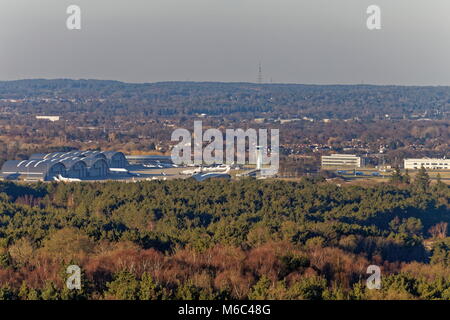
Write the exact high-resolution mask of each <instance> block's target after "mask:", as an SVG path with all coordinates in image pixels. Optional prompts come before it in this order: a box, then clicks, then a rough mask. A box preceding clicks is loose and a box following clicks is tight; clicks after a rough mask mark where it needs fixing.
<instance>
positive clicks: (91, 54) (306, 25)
mask: <svg viewBox="0 0 450 320" xmlns="http://www.w3.org/2000/svg"><path fill="white" fill-rule="evenodd" d="M71 4H76V5H79V6H80V7H81V10H82V30H80V31H69V30H67V28H66V19H67V17H68V15H67V14H66V8H67V7H68V6H69V5H71ZM371 4H377V5H379V6H380V7H381V9H382V30H380V31H369V30H368V29H367V27H366V19H367V14H366V9H367V7H368V6H369V5H371ZM259 61H261V63H262V66H263V77H264V81H265V82H270V81H271V79H272V81H273V82H284V83H317V84H324V83H333V84H334V83H338V84H344V83H361V82H364V83H374V84H412V85H450V0H431V1H430V0H370V1H366V0H120V1H119V0H70V1H66V0H39V1H36V0H0V80H11V79H23V78H76V79H78V78H95V79H113V80H121V81H128V82H156V81H172V80H182V81H184V80H191V81H246V82H247V81H248V82H255V81H256V79H257V76H258V63H259Z"/></svg>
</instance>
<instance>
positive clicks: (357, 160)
mask: <svg viewBox="0 0 450 320" xmlns="http://www.w3.org/2000/svg"><path fill="white" fill-rule="evenodd" d="M323 167H325V168H327V167H328V168H329V167H356V168H361V167H364V158H362V157H358V156H356V155H354V154H332V155H330V156H322V168H323Z"/></svg>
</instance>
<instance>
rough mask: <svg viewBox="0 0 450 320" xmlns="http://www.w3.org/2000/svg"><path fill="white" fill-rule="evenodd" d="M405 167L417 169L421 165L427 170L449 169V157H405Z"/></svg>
mask: <svg viewBox="0 0 450 320" xmlns="http://www.w3.org/2000/svg"><path fill="white" fill-rule="evenodd" d="M404 166H405V169H410V170H418V169H420V168H422V167H424V168H425V169H428V170H450V159H430V158H422V159H405V160H404Z"/></svg>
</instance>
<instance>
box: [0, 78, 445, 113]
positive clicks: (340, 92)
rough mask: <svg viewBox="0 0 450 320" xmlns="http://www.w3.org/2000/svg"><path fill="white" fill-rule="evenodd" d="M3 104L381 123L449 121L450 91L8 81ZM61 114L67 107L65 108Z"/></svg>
mask: <svg viewBox="0 0 450 320" xmlns="http://www.w3.org/2000/svg"><path fill="white" fill-rule="evenodd" d="M0 99H1V103H2V104H3V103H7V102H8V100H9V99H25V100H24V101H21V102H22V104H21V106H22V107H23V106H24V105H25V106H26V103H27V102H29V103H33V104H34V107H36V106H39V105H40V104H42V103H45V107H46V108H48V111H52V105H53V106H54V105H58V104H64V103H66V104H68V106H71V107H74V105H77V106H78V107H77V106H75V108H79V106H80V105H81V106H82V109H81V110H89V109H90V107H95V109H96V110H98V108H99V107H103V108H104V109H107V110H108V113H110V112H111V111H113V112H118V111H120V113H122V112H125V111H126V112H130V111H140V112H144V113H145V114H146V115H152V114H153V115H155V114H156V115H160V116H179V115H194V114H200V113H205V114H207V115H212V116H221V115H227V114H234V113H242V114H244V115H248V116H264V117H300V116H301V117H312V118H314V119H324V118H336V119H349V118H355V117H358V118H361V119H373V118H380V117H385V116H386V115H388V116H389V117H391V118H394V119H395V118H400V119H403V118H410V117H413V118H435V119H447V118H448V110H449V107H450V87H431V86H430V87H417V86H411V87H410V86H378V85H301V84H254V83H218V82H160V83H143V84H136V83H133V84H132V83H123V82H119V81H109V80H68V79H59V80H58V79H57V80H43V79H36V80H18V81H3V82H0ZM27 99H31V100H32V99H36V100H35V101H29V100H27ZM40 99H47V100H40ZM48 99H55V100H54V101H49V100H48ZM51 102H54V103H53V104H52V103H51ZM93 104H95V106H93ZM46 110H47V109H46ZM56 110H64V108H63V109H60V105H58V107H57V108H56Z"/></svg>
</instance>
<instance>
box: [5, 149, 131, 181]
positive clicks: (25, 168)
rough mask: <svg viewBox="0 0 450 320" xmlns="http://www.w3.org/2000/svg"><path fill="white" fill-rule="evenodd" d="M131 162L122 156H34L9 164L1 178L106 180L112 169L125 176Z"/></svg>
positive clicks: (81, 153)
mask: <svg viewBox="0 0 450 320" xmlns="http://www.w3.org/2000/svg"><path fill="white" fill-rule="evenodd" d="M127 166H128V161H127V160H126V158H125V155H124V154H123V153H122V152H116V151H106V152H102V151H70V152H53V153H37V154H33V155H32V156H31V157H30V159H29V160H10V161H6V162H5V164H4V165H3V167H2V171H1V176H2V177H3V178H5V179H12V180H26V181H52V180H58V179H60V178H63V179H65V178H67V179H79V180H99V179H107V178H108V177H109V175H110V173H111V171H110V169H111V170H112V169H113V168H114V169H116V170H117V169H123V170H124V171H125V172H126V170H125V169H126V167H127Z"/></svg>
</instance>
